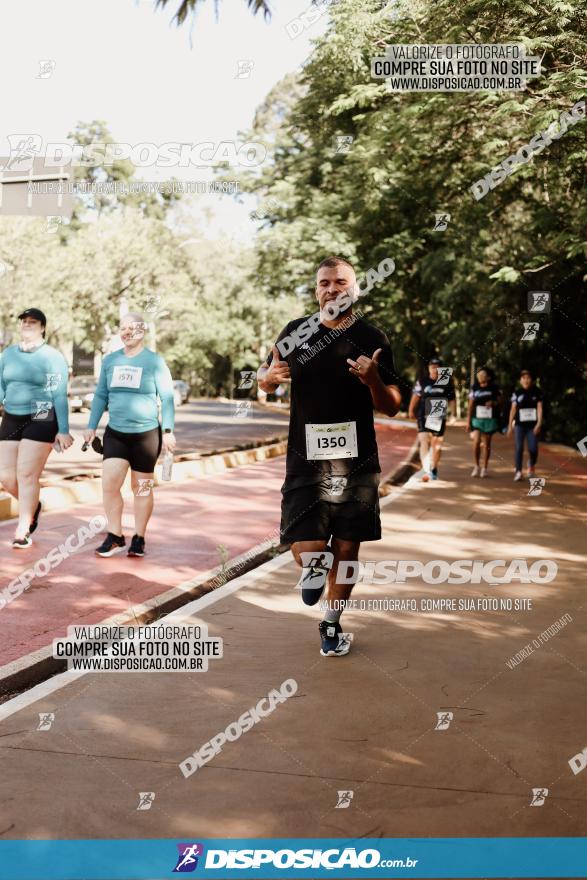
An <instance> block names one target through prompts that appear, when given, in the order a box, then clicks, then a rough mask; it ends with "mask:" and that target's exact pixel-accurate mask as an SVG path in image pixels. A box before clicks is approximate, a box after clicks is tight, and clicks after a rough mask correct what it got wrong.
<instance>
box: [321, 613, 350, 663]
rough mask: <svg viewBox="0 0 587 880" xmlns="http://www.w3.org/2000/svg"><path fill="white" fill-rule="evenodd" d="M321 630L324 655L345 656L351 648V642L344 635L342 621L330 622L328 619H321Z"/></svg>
mask: <svg viewBox="0 0 587 880" xmlns="http://www.w3.org/2000/svg"><path fill="white" fill-rule="evenodd" d="M318 628H319V630H320V639H321V640H322V647H321V648H320V653H321V654H322V656H323V657H343V656H344V655H345V654H348V652H349V651H350V649H351V643H350V642H349V641H347V639H345V638H344V637H343V636H342V626H341V625H340V623H330V621H328V620H321V621H320V623H319V624H318Z"/></svg>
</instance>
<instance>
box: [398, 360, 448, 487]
mask: <svg viewBox="0 0 587 880" xmlns="http://www.w3.org/2000/svg"><path fill="white" fill-rule="evenodd" d="M441 366H442V361H441V360H440V358H437V357H433V358H430V360H429V361H428V365H427V368H426V370H425V372H423V373H422V374H421V375H420V376H419V377H418V379H417V381H416V384H415V385H414V388H413V389H412V399H411V400H410V408H409V412H408V418H410V419H416V420H417V422H418V443H419V446H420V461H421V463H422V470H421V472H420V475H421V478H422V480H423V482H425V483H427V482H428V480H437V479H438V464H439V462H440V456H441V453H442V441H443V440H444V432H445V430H446V419H447V415H448V411H449V409H450V415H451V418H453V419H454V415H455V408H456V403H455V390H454V385H453V382H452V378H451V375H450V373H451V372H452V371H450V370H448V375H447V374H446V373H447V371H446V369H443V371H442V374H441V372H440V369H439V367H441Z"/></svg>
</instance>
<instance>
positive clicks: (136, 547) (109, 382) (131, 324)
mask: <svg viewBox="0 0 587 880" xmlns="http://www.w3.org/2000/svg"><path fill="white" fill-rule="evenodd" d="M144 337H145V323H144V320H143V317H142V316H141V315H139V314H136V313H130V314H128V315H125V317H124V318H122V320H121V322H120V338H121V339H122V342H123V344H124V348H121V349H119V350H118V351H114V352H112V354H109V355H107V356H106V357H105V358H104V361H103V363H102V369H101V371H100V378H99V379H98V386H97V388H96V393H95V395H94V400H93V402H92V409H91V412H90V419H89V423H88V429H87V431H85V432H84V440H85V442H86V443H92V441H93V440H94V438H95V436H96V428H97V427H98V423H99V422H100V419H101V417H102V414H103V413H104V410H105V409H106V407H108V426H107V428H106V431H105V432H104V465H103V472H102V492H103V499H104V510H105V513H106V516H107V518H108V534H107V535H106V539H105V540H104V542H103V544H102V545H101V546H100V547H98V548H97V550H96V553H97V554H98V556H113V555H114V554H115V553H122V552H123V551H124V549H125V546H126V541H125V538H124V536H123V534H122V510H123V499H122V494H121V489H122V485H123V483H124V480H125V478H126V475H127V473H128V469H129V468H130V472H131V484H132V490H133V495H134V519H135V533H134V535H133V538H132V540H131V543H130V547H129V549H128V555H129V556H144V555H145V532H146V529H147V523H148V522H149V519H150V517H151V514H152V512H153V486H154V478H155V474H154V471H155V462H156V461H157V459H158V457H159V453H160V452H161V447H163V450H164V452H165V453H173V451H174V449H175V437H174V435H173V424H174V415H175V412H174V396H173V381H172V379H171V373H170V372H169V369H168V367H167V365H166V363H165V361H164V360H163V358H162V357H161V355H159V354H156V353H155V352H154V351H151V350H150V349H148V348H145V346H144ZM158 399H159V400H160V401H161V421H162V423H163V425H162V426H161V425H160V424H159V413H158V406H157V403H158Z"/></svg>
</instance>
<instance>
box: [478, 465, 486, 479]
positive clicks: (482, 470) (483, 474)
mask: <svg viewBox="0 0 587 880" xmlns="http://www.w3.org/2000/svg"><path fill="white" fill-rule="evenodd" d="M479 476H480V477H486V476H487V468H484V467H482V468H481V473H480V474H479Z"/></svg>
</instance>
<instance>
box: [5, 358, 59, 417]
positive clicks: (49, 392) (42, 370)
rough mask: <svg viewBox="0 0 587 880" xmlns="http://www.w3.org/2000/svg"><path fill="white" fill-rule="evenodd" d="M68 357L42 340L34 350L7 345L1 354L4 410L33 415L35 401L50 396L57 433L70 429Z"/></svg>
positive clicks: (44, 399)
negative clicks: (55, 417)
mask: <svg viewBox="0 0 587 880" xmlns="http://www.w3.org/2000/svg"><path fill="white" fill-rule="evenodd" d="M68 373H69V370H68V367H67V361H66V360H65V358H64V357H63V355H62V354H61V352H60V351H57V349H56V348H52V347H51V346H50V345H47V343H46V342H45V343H43V344H42V345H40V346H39V347H38V348H36V349H34V351H23V350H22V349H21V348H20V346H19V345H10V346H9V347H8V348H6V349H5V350H4V351H3V352H2V354H0V400H1V401H2V403H3V404H4V409H5V410H6V412H7V413H11V414H12V415H14V416H28V415H33V414H34V413H35V412H37V411H38V403H37V401H48V400H50V401H51V402H52V404H53V407H54V409H55V415H56V416H57V428H58V430H59V433H60V434H68V433H69V406H68V402H67V377H68Z"/></svg>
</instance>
